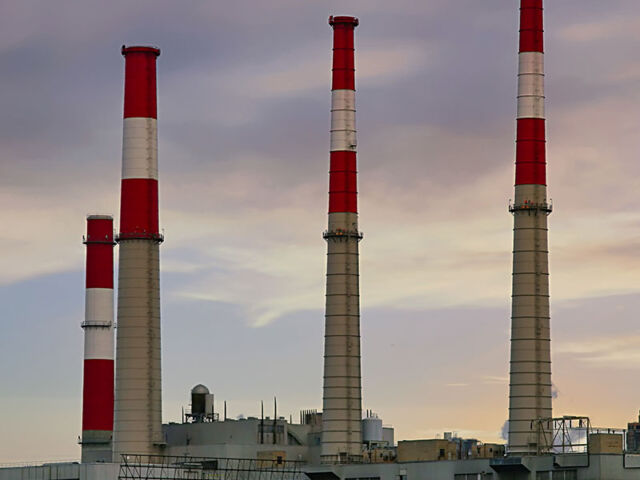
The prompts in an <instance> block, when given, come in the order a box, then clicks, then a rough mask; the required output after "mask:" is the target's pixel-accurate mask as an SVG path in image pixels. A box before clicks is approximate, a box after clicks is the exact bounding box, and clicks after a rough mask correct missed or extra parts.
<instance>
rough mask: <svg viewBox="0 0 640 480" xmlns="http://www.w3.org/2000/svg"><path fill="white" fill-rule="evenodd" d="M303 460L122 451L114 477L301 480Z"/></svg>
mask: <svg viewBox="0 0 640 480" xmlns="http://www.w3.org/2000/svg"><path fill="white" fill-rule="evenodd" d="M302 465H303V462H299V461H292V460H284V459H283V458H282V457H278V456H276V457H275V458H264V459H261V458H216V457H190V456H166V455H128V454H125V455H122V461H121V463H120V472H119V474H118V480H301V479H302V478H303V477H304V475H303V473H302V472H301V467H302Z"/></svg>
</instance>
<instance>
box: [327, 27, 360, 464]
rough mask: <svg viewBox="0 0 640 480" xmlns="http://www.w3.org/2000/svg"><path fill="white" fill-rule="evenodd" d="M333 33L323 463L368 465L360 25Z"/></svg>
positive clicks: (336, 28)
mask: <svg viewBox="0 0 640 480" xmlns="http://www.w3.org/2000/svg"><path fill="white" fill-rule="evenodd" d="M329 25H331V26H332V27H333V42H334V43H333V85H332V92H331V155H330V173H329V227H328V229H327V231H326V232H325V233H324V238H325V240H326V241H327V290H326V310H325V337H324V390H323V402H322V404H323V411H322V446H321V461H322V462H323V463H351V462H358V461H360V460H361V458H362V432H361V420H362V398H361V379H360V294H359V281H358V276H359V273H358V242H359V241H360V240H361V239H362V234H361V233H360V232H359V230H358V207H357V179H356V126H355V113H356V111H355V68H354V47H353V36H354V29H355V27H356V26H357V25H358V19H357V18H354V17H329Z"/></svg>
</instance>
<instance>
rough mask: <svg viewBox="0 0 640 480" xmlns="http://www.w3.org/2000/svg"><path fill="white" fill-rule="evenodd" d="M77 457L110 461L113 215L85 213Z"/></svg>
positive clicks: (86, 460)
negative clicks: (80, 449) (84, 291)
mask: <svg viewBox="0 0 640 480" xmlns="http://www.w3.org/2000/svg"><path fill="white" fill-rule="evenodd" d="M84 243H85V245H86V246H87V268H86V293H85V295H86V297H85V318H84V322H83V323H82V328H83V329H84V381H83V388H82V438H81V440H80V443H81V445H82V457H81V458H82V462H83V463H91V462H111V437H112V436H113V245H114V242H113V218H112V217H111V216H107V215H90V216H89V217H87V236H86V237H85V239H84Z"/></svg>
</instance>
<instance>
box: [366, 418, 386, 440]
mask: <svg viewBox="0 0 640 480" xmlns="http://www.w3.org/2000/svg"><path fill="white" fill-rule="evenodd" d="M362 441H363V443H371V442H382V419H381V418H376V417H368V418H364V419H362Z"/></svg>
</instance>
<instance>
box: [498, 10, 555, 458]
mask: <svg viewBox="0 0 640 480" xmlns="http://www.w3.org/2000/svg"><path fill="white" fill-rule="evenodd" d="M509 210H510V211H511V212H512V213H513V216H514V238H513V286H512V310H511V359H510V374H509V375H510V381H509V438H508V442H507V452H508V453H509V454H511V455H523V454H536V453H537V452H538V451H540V449H541V448H542V447H543V446H541V445H538V443H539V441H538V438H540V436H539V435H538V433H539V432H536V431H534V430H535V429H534V427H533V425H535V424H536V423H538V422H535V420H537V419H539V418H551V417H552V408H551V353H550V342H551V334H550V315H549V266H548V264H549V262H548V253H549V251H548V250H549V249H548V242H547V236H548V231H547V216H548V215H549V213H550V212H551V205H550V204H549V202H548V201H547V186H546V147H545V117H544V48H543V5H542V0H521V5H520V53H519V71H518V116H517V139H516V180H515V200H514V203H513V205H510V208H509ZM543 437H544V435H543Z"/></svg>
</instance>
